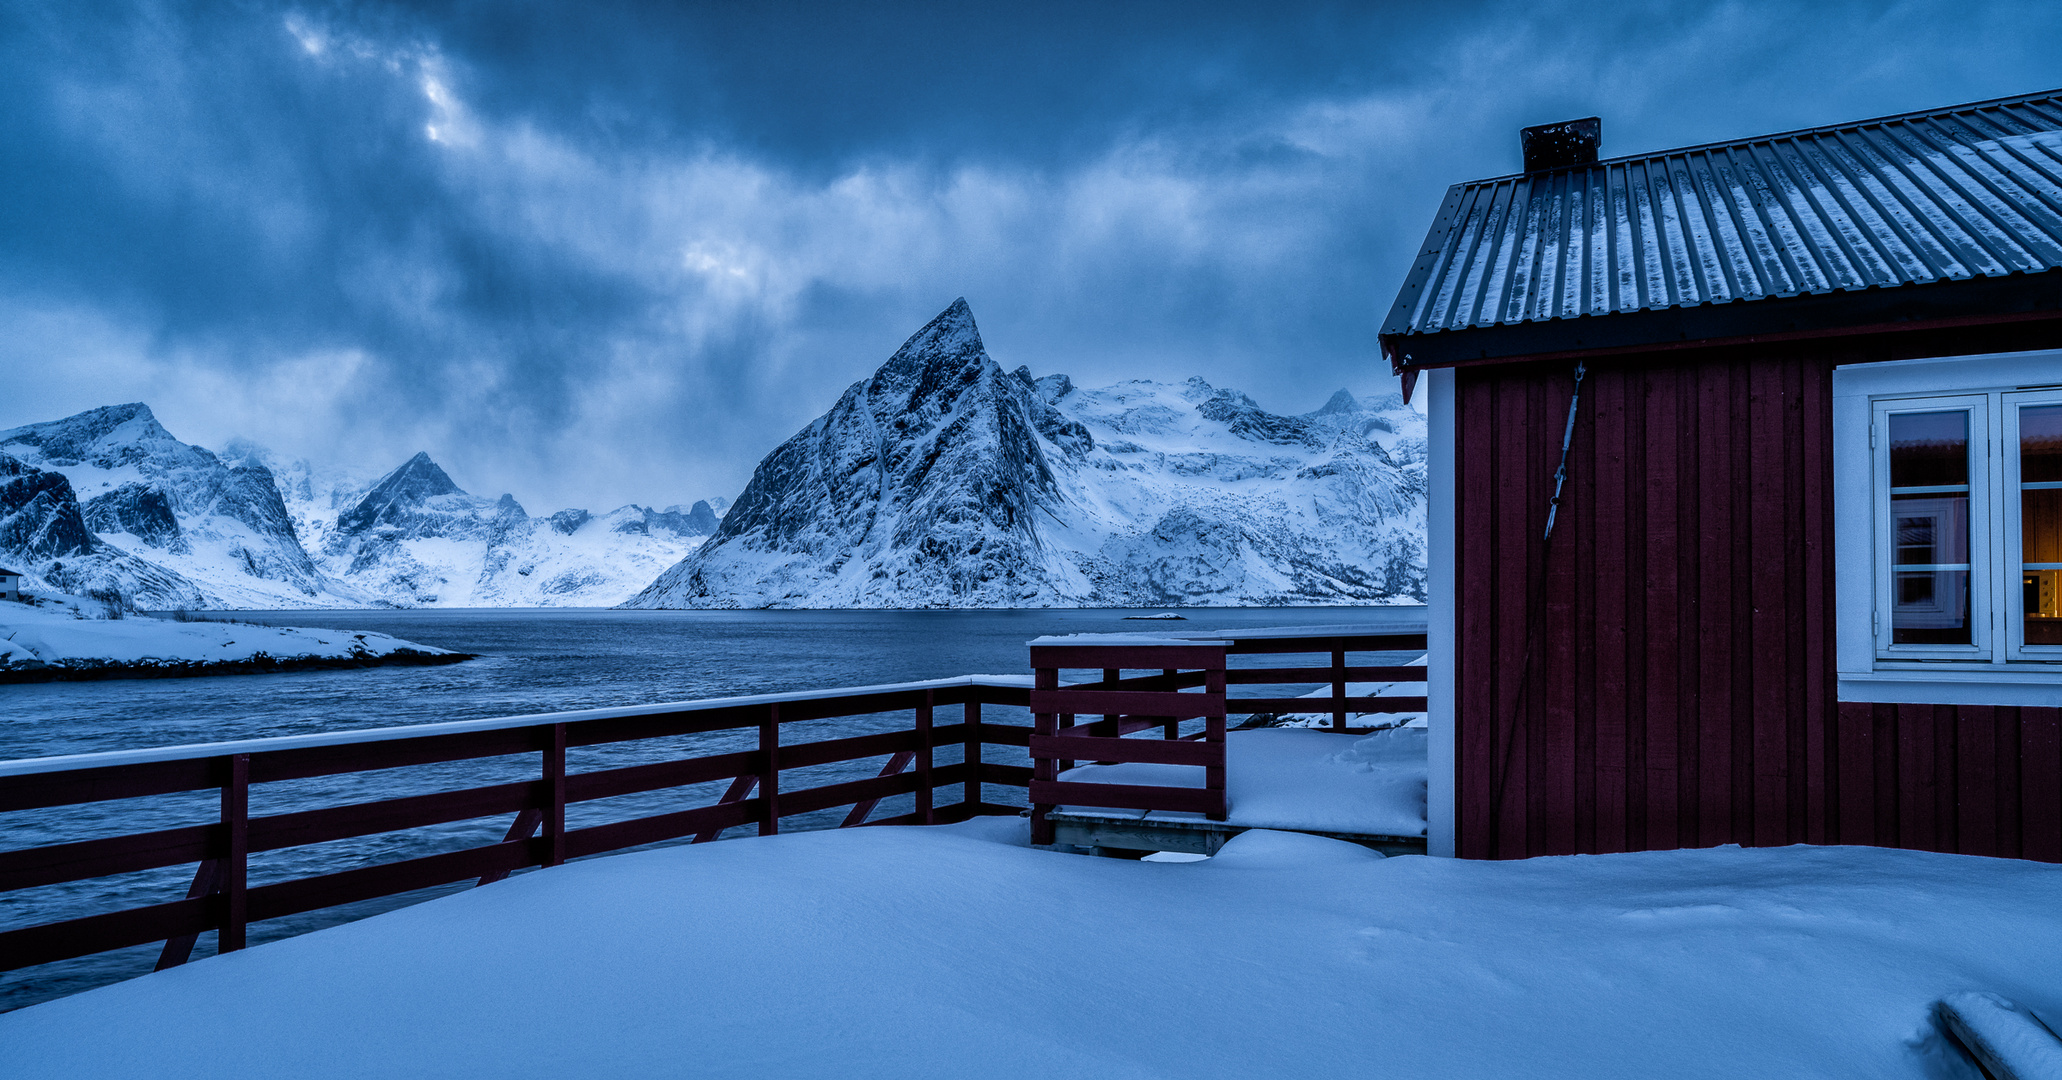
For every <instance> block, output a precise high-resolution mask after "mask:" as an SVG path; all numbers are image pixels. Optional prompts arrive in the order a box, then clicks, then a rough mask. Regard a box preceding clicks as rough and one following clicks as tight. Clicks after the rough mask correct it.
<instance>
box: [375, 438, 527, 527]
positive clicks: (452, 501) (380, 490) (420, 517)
mask: <svg viewBox="0 0 2062 1080" xmlns="http://www.w3.org/2000/svg"><path fill="white" fill-rule="evenodd" d="M510 501H513V500H510ZM518 509H520V508H518ZM483 510H494V511H497V512H498V508H497V507H496V504H494V503H490V502H487V501H486V500H484V499H480V498H477V497H475V496H473V495H469V494H467V493H466V492H464V491H463V490H461V489H460V488H459V486H458V485H457V484H455V483H453V482H452V480H451V477H450V476H448V475H446V474H445V472H444V470H443V469H441V468H438V467H437V463H436V462H434V461H431V460H430V456H429V454H427V453H418V454H416V455H415V456H414V457H412V458H409V459H408V460H407V461H406V462H403V463H402V465H401V467H400V468H398V469H395V470H394V471H393V472H390V473H388V474H387V475H386V476H385V477H384V478H382V479H381V480H380V482H379V483H377V484H374V485H373V486H372V490H371V491H369V492H366V493H365V498H364V499H363V500H361V501H360V502H359V503H358V505H357V506H354V507H352V508H351V509H350V510H348V511H346V512H345V513H344V514H343V515H342V516H340V517H338V518H337V532H338V533H339V534H341V536H351V535H356V534H360V533H366V532H371V531H372V530H374V529H377V528H380V527H382V526H384V527H386V528H388V529H394V530H399V532H400V534H401V535H404V536H449V535H459V536H465V535H472V534H474V533H476V532H477V531H478V529H477V526H479V525H480V524H481V523H482V514H481V511H483ZM339 539H340V540H341V537H340V538H339Z"/></svg>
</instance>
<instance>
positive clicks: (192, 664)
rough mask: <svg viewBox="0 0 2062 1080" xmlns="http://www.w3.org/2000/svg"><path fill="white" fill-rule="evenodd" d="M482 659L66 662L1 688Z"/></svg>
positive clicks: (29, 665)
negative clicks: (48, 683) (19, 684)
mask: <svg viewBox="0 0 2062 1080" xmlns="http://www.w3.org/2000/svg"><path fill="white" fill-rule="evenodd" d="M476 657H477V654H475V653H457V652H443V651H441V650H440V651H436V652H426V651H422V650H418V649H399V650H396V651H394V652H390V653H384V654H379V655H372V654H367V655H365V656H282V657H274V656H267V655H265V654H263V653H260V654H258V655H257V656H253V657H250V658H249V659H245V660H146V661H112V660H100V659H78V660H62V661H59V662H57V663H54V664H46V663H41V662H39V661H28V662H26V663H20V664H16V665H14V666H12V667H7V668H0V685H5V684H13V683H42V682H87V681H93V680H100V679H193V678H201V677H204V676H209V675H270V674H277V673H279V672H287V671H324V670H344V669H351V668H375V667H436V666H439V665H442V664H456V663H459V662H461V661H465V660H472V659H475V658H476Z"/></svg>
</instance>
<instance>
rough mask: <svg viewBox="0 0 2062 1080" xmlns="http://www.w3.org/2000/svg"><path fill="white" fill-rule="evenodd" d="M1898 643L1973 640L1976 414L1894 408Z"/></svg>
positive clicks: (1894, 638) (1894, 630)
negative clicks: (1972, 444) (1972, 429)
mask: <svg viewBox="0 0 2062 1080" xmlns="http://www.w3.org/2000/svg"><path fill="white" fill-rule="evenodd" d="M1889 422H1890V535H1891V545H1892V546H1891V561H1892V562H1893V563H1894V564H1895V566H1894V568H1893V570H1892V574H1891V582H1890V594H1891V595H1890V599H1891V614H1890V640H1891V643H1892V644H1896V645H1969V644H1973V643H1974V641H1975V638H1974V637H1973V631H1974V627H1972V626H1971V624H1970V621H1969V413H1968V411H1967V410H1965V409H1956V410H1953V411H1950V412H1924V413H1892V414H1890V417H1889Z"/></svg>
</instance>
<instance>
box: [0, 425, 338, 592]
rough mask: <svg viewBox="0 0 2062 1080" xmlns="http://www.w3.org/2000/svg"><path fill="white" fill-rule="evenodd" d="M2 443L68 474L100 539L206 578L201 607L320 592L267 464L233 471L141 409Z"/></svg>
mask: <svg viewBox="0 0 2062 1080" xmlns="http://www.w3.org/2000/svg"><path fill="white" fill-rule="evenodd" d="M0 449H4V450H5V451H6V452H8V453H10V454H13V455H14V456H16V457H19V458H21V459H22V460H23V461H25V462H27V463H28V464H30V465H34V466H37V467H39V468H43V469H46V470H50V471H55V472H61V473H63V474H64V475H65V476H66V478H67V479H69V480H70V481H71V484H72V488H73V490H74V492H75V493H77V494H78V495H80V496H82V497H83V498H84V499H85V500H86V504H87V507H88V512H87V515H86V517H87V522H88V524H89V525H90V526H91V527H92V528H93V530H94V531H95V533H97V534H98V536H99V537H100V539H101V540H103V541H105V542H106V543H108V544H109V545H111V546H113V547H115V548H117V549H119V550H121V551H124V552H126V553H128V554H130V555H133V556H136V557H138V558H147V561H150V562H153V563H155V564H157V565H159V566H160V567H161V568H162V569H163V570H165V571H168V572H170V573H171V574H172V575H173V576H174V577H176V578H181V579H187V580H189V583H190V581H191V579H202V580H206V581H208V582H210V583H211V586H212V587H211V588H210V589H209V590H208V591H207V594H206V595H205V596H204V597H203V603H208V604H211V605H212V606H263V607H276V606H279V605H280V604H281V603H295V602H299V603H305V602H310V601H312V600H313V599H314V598H315V597H317V596H318V595H320V594H321V593H322V592H323V591H324V589H325V588H326V585H327V583H326V582H324V581H323V580H322V578H321V575H320V574H318V573H317V572H316V570H315V566H314V563H313V562H312V561H310V559H309V558H308V553H307V552H306V551H305V550H303V549H302V547H301V544H300V540H299V538H298V536H297V535H296V534H295V530H294V523H293V520H292V519H291V517H290V516H289V515H288V514H287V511H286V506H285V503H284V502H283V501H282V500H281V498H280V492H279V489H278V486H277V484H276V483H275V482H274V479H273V476H272V473H271V472H270V470H268V469H267V468H265V467H264V466H263V465H262V464H256V463H249V462H241V463H238V464H236V465H234V466H233V467H232V466H231V465H230V464H228V463H225V462H224V461H223V460H222V459H220V458H218V457H216V456H215V455H214V454H212V453H210V452H209V451H207V450H204V449H202V448H201V447H198V446H190V445H188V444H186V443H183V442H180V441H179V440H178V439H176V438H174V437H173V436H172V434H171V433H170V432H168V431H166V430H165V429H164V427H163V426H162V425H160V424H159V423H158V421H157V417H156V416H154V415H153V414H152V413H151V411H150V409H149V408H148V407H147V406H145V405H142V404H128V405H111V406H107V407H104V408H99V409H91V410H88V411H86V412H83V413H79V414H77V415H75V416H70V417H66V418H65V419H63V420H55V421H51V422H49V423H43V424H30V425H27V426H24V427H18V428H14V429H11V430H8V431H0ZM168 516H169V523H168V520H167V518H168Z"/></svg>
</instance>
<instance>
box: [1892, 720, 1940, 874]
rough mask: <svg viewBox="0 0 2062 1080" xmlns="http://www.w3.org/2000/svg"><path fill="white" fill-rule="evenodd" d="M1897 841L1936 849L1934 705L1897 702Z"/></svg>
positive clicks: (1938, 839)
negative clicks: (1901, 703)
mask: <svg viewBox="0 0 2062 1080" xmlns="http://www.w3.org/2000/svg"><path fill="white" fill-rule="evenodd" d="M1894 708H1895V709H1896V715H1897V774H1896V775H1897V792H1898V806H1897V842H1898V846H1899V847H1909V848H1918V849H1920V850H1922V851H1937V850H1939V845H1940V837H1939V820H1938V814H1939V807H1938V806H1937V805H1936V803H1935V799H1934V758H1935V753H1934V750H1935V736H1934V724H1933V706H1931V705H1898V706H1895V707H1894Z"/></svg>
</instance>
